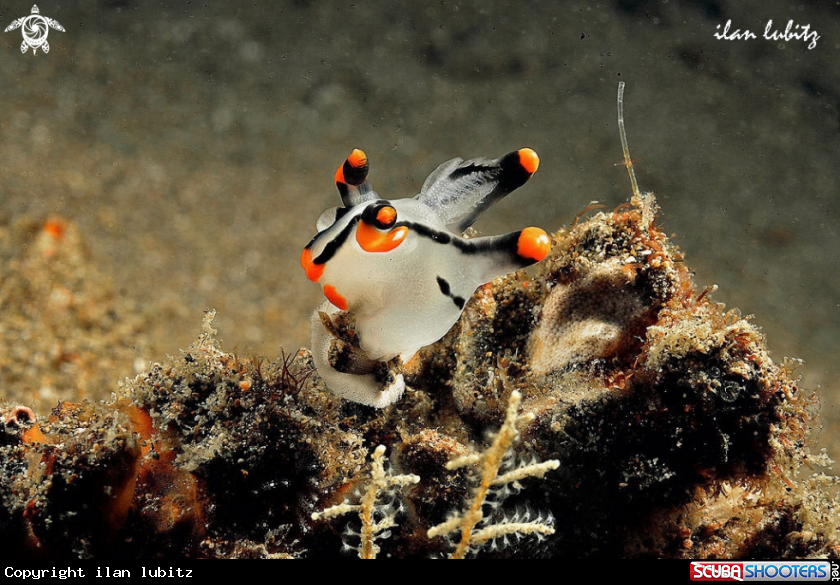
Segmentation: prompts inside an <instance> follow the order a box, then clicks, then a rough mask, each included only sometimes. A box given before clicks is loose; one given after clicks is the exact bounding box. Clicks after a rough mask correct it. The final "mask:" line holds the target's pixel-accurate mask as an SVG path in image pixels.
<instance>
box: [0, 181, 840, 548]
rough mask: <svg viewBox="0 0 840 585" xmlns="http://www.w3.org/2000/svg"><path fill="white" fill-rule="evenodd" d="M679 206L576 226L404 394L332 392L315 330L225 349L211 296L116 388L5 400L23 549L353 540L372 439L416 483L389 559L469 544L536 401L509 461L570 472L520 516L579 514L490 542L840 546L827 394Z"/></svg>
mask: <svg viewBox="0 0 840 585" xmlns="http://www.w3.org/2000/svg"><path fill="white" fill-rule="evenodd" d="M655 214H656V204H655V201H654V199H653V196H651V195H638V194H637V195H636V196H634V197H633V199H632V201H631V202H630V203H629V204H628V205H624V206H621V207H620V208H619V209H616V210H615V211H613V212H611V213H606V212H602V213H598V214H596V215H595V216H594V217H592V218H590V219H589V220H587V221H582V222H580V223H579V224H577V225H575V226H573V227H572V228H570V229H568V230H561V231H559V232H556V233H555V234H553V236H552V240H553V242H552V252H551V254H550V255H549V256H548V258H547V259H546V260H545V261H544V262H542V263H541V264H540V265H539V266H537V267H536V268H533V269H531V271H530V272H527V273H521V272H520V273H515V274H511V275H508V276H505V277H503V278H500V279H496V280H494V281H492V282H491V283H489V284H487V285H484V286H482V287H480V288H479V290H478V291H477V292H476V294H475V295H474V296H473V298H472V299H471V300H470V301H469V302H468V303H467V306H466V308H465V311H464V314H463V316H462V317H461V319H460V320H459V322H458V323H457V324H456V325H455V326H454V327H453V329H452V330H451V331H450V332H449V333H448V334H447V335H446V336H445V337H444V338H443V339H442V340H441V341H439V342H438V343H436V344H435V345H433V346H430V347H427V348H424V349H422V350H421V351H420V352H419V353H418V356H417V358H416V359H415V360H413V361H412V362H410V363H409V364H407V365H406V368H405V374H404V376H405V381H406V392H405V395H404V396H403V397H402V399H401V400H400V401H398V402H396V403H395V404H393V405H391V406H389V407H387V408H385V409H377V408H373V407H368V406H364V405H359V404H355V403H352V402H348V401H345V400H343V399H341V398H338V397H336V396H335V395H333V394H332V393H331V392H329V391H328V390H327V388H326V387H325V385H324V383H323V381H322V380H321V379H320V377H319V376H318V374H317V372H315V371H313V362H312V356H311V354H310V353H309V351H308V350H300V351H299V352H298V353H296V354H293V355H282V356H280V357H279V358H278V359H276V360H274V361H271V360H268V359H263V358H257V357H254V356H242V355H235V354H233V353H230V352H227V351H225V350H224V349H223V348H222V345H221V343H220V342H219V341H218V339H217V337H216V332H215V330H214V329H213V328H212V319H213V313H212V312H209V313H208V314H207V315H206V316H205V320H204V325H203V327H202V332H201V335H200V336H199V339H198V340H197V341H196V342H195V343H193V344H192V345H191V346H190V347H188V348H187V349H186V350H185V351H182V352H180V353H179V354H178V355H176V356H172V357H169V358H167V359H166V360H164V361H162V362H161V363H156V364H153V365H152V366H151V367H150V368H149V369H148V371H146V372H145V373H142V374H140V375H138V376H136V377H135V378H133V379H127V380H125V381H124V382H122V383H121V384H120V385H119V386H118V387H115V393H114V396H113V398H112V399H111V400H110V401H108V402H107V403H100V404H93V403H91V402H85V401H83V402H80V403H70V402H63V403H60V404H59V405H58V406H57V407H56V408H54V409H53V411H52V413H50V414H45V413H43V412H42V411H40V410H39V409H38V408H35V409H32V410H29V408H28V407H27V405H25V404H23V405H21V404H18V403H15V402H5V403H2V405H0V415H2V417H3V421H4V423H5V424H4V427H3V432H2V435H0V530H2V538H3V544H4V545H5V547H6V548H5V550H6V551H7V553H8V554H9V555H18V556H30V557H34V556H38V557H53V558H57V557H104V556H122V557H155V556H169V557H173V556H187V557H224V558H231V557H240V558H241V557H287V558H288V557H310V558H312V557H335V556H339V555H341V554H343V553H342V552H341V550H342V547H343V544H344V543H343V540H344V539H346V536H344V534H345V530H346V528H347V526H348V522H351V521H352V520H353V518H352V517H350V516H346V515H345V516H341V515H336V516H334V517H328V516H329V515H328V514H327V513H325V511H326V510H329V509H330V508H334V507H336V506H339V507H340V506H342V505H347V506H351V507H352V506H361V505H362V504H363V502H362V501H361V500H362V499H363V498H364V494H365V493H366V491H365V490H366V488H367V487H368V486H369V483H370V481H371V467H370V465H371V463H370V461H371V458H372V457H373V458H374V462H379V463H380V464H383V465H384V464H385V462H386V461H387V462H388V468H385V467H383V473H388V474H393V475H394V476H402V477H407V478H411V479H412V481H408V480H405V481H401V486H400V488H399V490H398V492H397V493H395V494H394V495H393V497H395V498H397V501H395V502H394V505H395V506H397V507H402V509H403V512H402V513H401V514H399V515H395V516H394V518H393V522H389V523H388V525H389V528H388V529H387V530H388V531H389V532H390V534H389V535H388V536H389V538H387V539H377V541H376V547H377V548H378V556H379V557H398V558H399V557H401V558H407V557H429V556H444V557H445V556H449V555H450V554H452V552H453V544H452V543H450V542H448V541H447V540H446V538H444V536H443V535H442V534H440V535H439V533H442V530H441V529H438V530H434V527H436V526H440V525H445V526H446V525H447V524H446V523H447V522H449V521H452V522H455V521H454V520H452V519H453V518H458V517H459V515H462V514H463V513H464V512H467V511H468V510H469V509H470V506H471V502H473V497H474V494H475V493H476V492H475V488H474V485H475V478H476V477H477V475H476V474H477V473H478V474H480V472H479V471H478V468H477V467H476V466H480V465H481V463H480V462H479V460H478V459H476V458H475V456H476V454H478V453H481V452H484V451H486V450H487V449H488V448H490V446H491V444H492V442H493V438H492V433H496V432H497V431H499V429H501V428H503V427H504V426H505V424H506V423H505V420H506V418H509V406H510V405H511V401H512V400H513V401H517V400H521V403H520V404H519V408H518V412H520V413H522V414H523V415H524V414H527V413H530V414H528V415H527V416H524V417H523V416H520V417H519V423H518V425H517V427H516V430H517V432H518V436H519V440H518V441H517V442H512V443H511V444H510V448H509V451H510V453H509V455H508V457H512V458H515V459H516V460H517V461H533V462H534V463H535V464H537V465H539V462H553V461H556V469H547V470H545V473H544V475H543V476H542V477H527V478H523V479H522V481H521V484H522V485H521V490H519V491H516V492H515V493H510V494H507V498H506V500H505V501H504V503H502V504H500V505H499V506H498V511H499V512H500V513H501V514H502V515H503V516H509V517H510V518H511V519H516V520H517V521H519V522H525V520H523V519H525V518H530V520H527V521H531V522H533V521H536V519H537V518H542V519H549V518H553V519H554V520H553V523H552V524H551V525H550V528H551V529H553V531H554V533H553V534H551V535H547V534H545V535H544V537H543V538H542V539H537V538H535V537H534V536H533V535H528V534H523V535H521V539H516V538H508V541H507V545H506V546H505V542H504V540H502V539H500V540H499V541H498V542H497V543H496V544H497V546H496V547H495V548H494V547H489V546H485V547H482V548H481V549H480V550H478V552H477V554H478V557H479V558H482V557H517V558H535V557H587V556H599V557H603V556H611V557H675V558H743V557H778V558H803V557H815V556H827V557H831V558H836V557H837V556H838V551H839V550H840V549H838V546H840V542H838V534H837V528H838V525H840V517H838V513H837V505H836V502H837V499H836V484H837V480H836V478H833V477H830V476H828V475H825V474H822V473H814V474H813V475H812V476H810V477H808V476H807V474H805V473H800V472H801V471H803V469H802V466H803V465H806V466H809V467H813V466H816V465H824V464H826V463H827V457H824V456H813V455H811V454H810V452H809V448H808V440H809V430H810V429H811V428H812V427H813V426H814V424H815V417H816V407H817V404H816V400H815V398H814V397H813V396H812V395H810V394H808V393H807V392H804V391H803V390H802V389H801V388H799V386H798V380H797V378H796V376H795V374H794V373H793V367H792V363H791V364H788V363H784V364H777V363H775V362H774V361H773V360H772V359H771V358H770V356H769V354H768V351H767V348H766V344H765V340H764V338H763V336H762V335H761V333H760V331H759V329H758V328H757V327H756V326H755V325H753V324H752V323H751V322H750V321H749V320H748V319H745V318H743V317H742V316H741V315H740V314H739V313H738V312H737V311H734V310H729V311H727V310H725V309H724V307H723V306H722V305H719V304H716V303H714V302H713V301H712V299H711V298H710V296H711V294H710V291H709V290H705V291H698V290H697V289H696V288H695V286H694V283H693V281H692V277H691V273H690V271H689V269H688V268H687V267H686V265H685V263H684V261H683V258H682V256H681V255H680V253H679V252H678V251H677V250H676V248H675V247H674V246H673V245H672V244H671V243H670V241H669V240H668V238H667V237H666V236H665V234H664V233H663V232H662V231H661V230H660V229H659V228H658V227H657V225H656V221H655ZM488 437H489V438H488ZM459 460H460V461H461V462H464V463H465V464H464V465H463V466H458V465H455V464H451V463H450V462H452V461H459ZM551 466H552V467H554V466H555V464H554V463H552V465H551ZM387 469H390V471H388V470H387ZM508 472H509V471H506V470H505V469H504V468H503V469H502V470H501V471H500V472H499V473H500V474H501V475H504V474H506V473H508ZM414 476H416V479H417V482H416V483H413V480H414ZM357 491H358V493H359V494H361V495H360V496H356V495H354V494H355V493H356V492H357ZM378 501H379V500H377V502H378ZM354 509H356V508H354ZM488 510H489V508H488ZM488 513H489V512H488ZM514 514H518V515H517V516H513V515H514ZM313 515H315V516H314V517H315V518H316V519H315V520H313ZM382 520H383V518H382V517H379V516H375V515H374V516H372V517H371V521H372V522H373V523H378V522H381V521H382ZM544 523H545V522H544ZM546 525H548V524H547V523H546ZM383 526H384V525H383ZM350 529H351V530H353V529H354V528H353V527H352V526H351V527H350ZM355 529H356V530H358V527H356V528H355ZM477 530H480V528H478V529H477ZM430 531H431V533H430ZM383 533H384V530H383ZM546 533H547V531H546ZM452 540H453V543H457V542H458V541H459V540H460V538H459V537H458V536H457V535H456V536H453V538H452ZM352 544H353V546H356V544H357V543H352ZM344 554H346V553H344Z"/></svg>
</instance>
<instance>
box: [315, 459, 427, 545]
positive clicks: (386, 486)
mask: <svg viewBox="0 0 840 585" xmlns="http://www.w3.org/2000/svg"><path fill="white" fill-rule="evenodd" d="M384 456H385V446H384V445H379V446H378V447H377V448H376V450H375V451H374V452H373V455H372V456H371V464H370V475H371V477H370V483H368V485H367V487H366V488H365V492H364V494H360V495H361V500H360V502H359V503H358V504H350V503H349V502H347V500H344V501H343V502H342V503H341V504H337V505H335V506H331V507H329V508H327V509H326V510H324V511H322V512H315V513H314V514H312V519H313V520H320V519H322V518H323V519H330V518H335V517H337V516H342V515H344V514H350V513H358V515H359V520H360V521H361V523H362V526H361V530H360V532H358V533H356V532H355V531H352V530H351V529H350V528H349V526H348V529H347V531H348V535H349V536H351V537H358V538H359V539H360V542H359V545H358V547H356V546H353V545H351V544H349V543H348V542H346V541H345V546H347V547H349V548H352V549H356V550H358V552H359V558H362V559H375V558H376V555H377V553H378V552H379V546H377V545H376V543H375V541H376V540H377V539H383V538H388V537H389V536H390V535H391V532H390V530H389V529H390V528H392V527H393V526H396V516H397V514H398V513H399V512H400V510H401V506H395V501H396V489H397V488H400V487H404V486H408V485H414V484H416V483H417V482H418V481H420V478H419V477H418V476H416V475H413V474H406V475H392V474H391V473H389V472H388V470H386V469H385V457H384ZM382 496H385V497H388V498H389V499H388V500H387V501H385V502H379V503H377V499H379V498H380V497H382Z"/></svg>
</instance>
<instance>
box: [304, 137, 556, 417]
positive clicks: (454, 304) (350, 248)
mask: <svg viewBox="0 0 840 585" xmlns="http://www.w3.org/2000/svg"><path fill="white" fill-rule="evenodd" d="M538 166H539V157H538V156H537V153H536V152H534V151H533V150H531V149H530V148H522V149H520V150H516V151H514V152H511V153H508V154H506V155H504V156H503V157H501V158H498V159H495V160H491V159H486V158H475V159H471V160H467V161H464V160H463V159H461V158H455V159H452V160H450V161H448V162H445V163H443V164H442V165H440V166H439V167H438V168H437V169H435V171H434V172H432V174H431V175H429V177H428V178H427V179H426V181H425V183H423V187H422V188H421V189H420V193H419V194H418V195H416V196H414V197H412V198H406V199H396V200H390V201H389V200H385V199H381V198H380V197H379V195H377V193H376V192H375V191H374V190H373V188H372V187H371V185H370V183H369V182H368V180H367V176H368V171H369V165H368V160H367V156H366V155H365V153H364V152H362V151H361V150H358V149H357V150H354V151H353V152H352V153H351V154H350V156H349V157H347V160H346V161H345V162H344V164H342V165H341V166H340V167H339V168H338V170H337V171H336V173H335V184H336V187H337V188H338V191H339V193H340V195H341V200H342V203H343V204H344V205H343V207H333V208H331V209H328V210H327V211H325V212H324V213H323V214H322V215H321V217H320V218H318V222H317V229H318V234H317V235H316V236H315V237H314V238H312V241H310V242H309V244H307V246H306V247H305V248H304V249H303V253H302V254H301V258H300V262H301V265H302V266H303V269H304V270H305V271H306V276H307V277H308V278H309V279H310V280H312V281H314V282H317V283H319V284H320V285H321V286H322V289H323V292H324V296H325V297H326V298H327V300H326V301H325V302H324V304H322V305H321V307H319V308H318V310H316V311H315V313H314V314H313V316H312V351H313V357H314V361H315V366H316V367H317V369H318V373H319V374H320V375H321V377H322V378H323V380H324V382H325V383H326V384H327V386H328V387H329V388H330V390H332V391H333V392H334V393H336V394H338V395H340V396H342V397H344V398H346V399H348V400H352V401H355V402H360V403H363V404H368V405H371V406H376V407H379V408H383V407H385V406H387V405H388V404H391V403H392V402H394V401H396V400H398V399H399V398H400V396H401V395H402V393H403V391H404V390H405V381H404V379H403V374H402V373H401V366H402V364H403V363H405V362H407V361H408V360H410V359H411V358H412V357H413V356H414V354H415V353H416V352H417V350H419V349H420V348H421V347H423V346H426V345H429V344H432V343H434V342H436V341H437V340H439V339H440V338H442V337H443V336H444V335H446V333H447V332H448V331H449V329H450V328H451V327H452V326H453V325H454V324H455V322H456V321H457V320H458V317H460V315H461V312H462V311H463V310H464V305H465V304H466V303H467V301H468V300H469V298H470V297H471V296H472V294H473V293H474V292H475V290H476V289H477V288H478V287H479V286H481V285H482V284H484V283H486V282H489V281H491V280H493V279H494V278H497V277H499V276H503V275H505V274H507V273H509V272H513V271H515V270H518V269H520V268H524V267H526V266H530V265H531V264H534V263H536V262H539V261H540V260H542V259H543V258H545V257H546V255H548V252H549V250H550V248H551V240H550V238H549V237H548V234H546V232H545V231H543V230H541V229H540V228H536V227H529V228H525V229H523V230H520V231H516V232H511V233H508V234H504V235H499V236H487V237H476V238H470V239H467V238H464V237H463V236H462V234H463V232H464V231H465V230H466V229H467V228H468V227H470V226H471V225H472V224H473V222H475V220H476V219H477V218H478V216H479V215H480V214H481V213H482V212H484V211H485V210H486V209H487V208H489V207H490V206H491V205H493V204H494V203H495V202H497V201H499V200H500V199H501V198H502V197H504V196H505V195H507V194H509V193H510V192H512V191H513V190H515V189H517V188H519V187H521V186H522V185H523V184H525V182H526V181H527V180H528V179H530V178H531V176H532V175H533V174H534V173H535V172H536V170H537V167H538Z"/></svg>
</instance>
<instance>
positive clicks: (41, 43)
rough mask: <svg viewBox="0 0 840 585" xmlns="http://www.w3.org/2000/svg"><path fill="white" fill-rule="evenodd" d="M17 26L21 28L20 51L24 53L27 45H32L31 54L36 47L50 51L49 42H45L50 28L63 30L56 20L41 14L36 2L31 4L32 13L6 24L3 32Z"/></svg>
mask: <svg viewBox="0 0 840 585" xmlns="http://www.w3.org/2000/svg"><path fill="white" fill-rule="evenodd" d="M17 28H21V29H22V31H23V44H21V46H20V52H21V53H25V52H26V50H27V49H28V48H29V47H32V54H33V55H35V54H36V53H37V52H38V49H41V50H43V51H44V53H49V52H50V44H49V43H48V42H47V35H48V34H49V32H50V28H54V29H55V30H58V31H61V32H64V27H63V26H61V25H60V24H58V21H57V20H53V19H52V18H47V17H46V16H41V14H40V10H38V5H37V4H35V5H33V6H32V14H30V15H29V16H24V17H23V18H18V19H17V20H15V21H14V22H12V24H10V25H9V26H7V27H6V30H5V31H4V32H9V31H10V30H15V29H17Z"/></svg>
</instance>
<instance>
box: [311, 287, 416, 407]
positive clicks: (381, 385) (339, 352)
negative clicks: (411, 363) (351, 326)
mask: <svg viewBox="0 0 840 585" xmlns="http://www.w3.org/2000/svg"><path fill="white" fill-rule="evenodd" d="M339 314H340V315H345V313H344V312H342V311H340V310H339V309H337V308H336V307H335V306H334V305H332V304H331V303H328V302H327V303H324V304H323V305H321V306H320V307H319V308H318V309H317V310H316V311H315V312H314V313H313V314H312V357H313V359H314V361H315V367H316V368H317V369H318V374H319V375H320V376H321V378H322V379H323V380H324V383H325V384H326V385H327V387H328V388H329V389H330V390H331V391H332V392H334V393H335V394H338V395H339V396H341V397H342V398H346V399H347V400H352V401H353V402H360V403H362V404H367V405H369V406H375V407H376V408H385V407H386V406H388V405H389V404H391V403H393V402H396V401H397V400H399V399H400V397H402V395H403V392H404V391H405V379H404V377H403V374H402V372H401V369H402V367H401V366H402V360H401V359H400V358H399V357H397V358H394V359H392V360H390V361H388V362H382V361H378V360H372V359H370V358H369V357H368V356H367V354H365V352H364V351H363V350H362V349H361V348H360V347H359V346H358V345H357V343H354V340H352V339H348V338H347V337H346V336H344V335H342V332H341V328H339V327H336V325H335V323H334V321H333V316H335V315H339Z"/></svg>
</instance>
